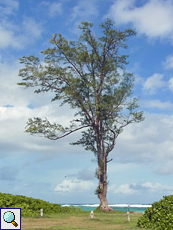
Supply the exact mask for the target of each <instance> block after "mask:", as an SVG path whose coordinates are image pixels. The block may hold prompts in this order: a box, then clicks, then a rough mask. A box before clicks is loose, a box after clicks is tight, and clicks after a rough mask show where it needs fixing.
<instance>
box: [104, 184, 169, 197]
mask: <svg viewBox="0 0 173 230" xmlns="http://www.w3.org/2000/svg"><path fill="white" fill-rule="evenodd" d="M108 189H109V192H111V193H115V194H118V193H119V194H129V195H132V194H141V193H143V192H145V193H156V192H158V191H159V192H160V193H162V192H163V194H164V193H171V194H172V192H173V186H168V185H166V184H160V183H155V184H153V183H151V182H150V181H146V182H144V183H132V184H122V185H120V186H118V187H116V186H115V185H112V186H110V187H109V188H108Z"/></svg>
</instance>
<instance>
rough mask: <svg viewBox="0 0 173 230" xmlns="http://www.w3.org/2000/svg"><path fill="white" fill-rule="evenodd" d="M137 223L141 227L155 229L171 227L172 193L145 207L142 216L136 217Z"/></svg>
mask: <svg viewBox="0 0 173 230" xmlns="http://www.w3.org/2000/svg"><path fill="white" fill-rule="evenodd" d="M137 225H138V226H139V227H141V228H152V229H157V230H163V229H164V230H172V229H173V195H170V196H164V197H163V199H162V200H160V201H159V202H154V203H153V205H152V207H150V208H147V209H146V210H145V213H144V215H143V216H141V217H140V218H139V219H138V222H137Z"/></svg>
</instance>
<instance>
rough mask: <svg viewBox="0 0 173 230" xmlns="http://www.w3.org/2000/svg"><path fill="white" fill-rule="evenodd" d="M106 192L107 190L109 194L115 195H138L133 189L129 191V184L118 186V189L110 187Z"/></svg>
mask: <svg viewBox="0 0 173 230" xmlns="http://www.w3.org/2000/svg"><path fill="white" fill-rule="evenodd" d="M108 190H109V192H112V193H115V194H117V193H120V194H136V193H138V192H137V191H135V190H134V189H131V188H130V186H129V184H123V185H120V186H119V187H116V186H115V185H112V186H110V187H109V188H108Z"/></svg>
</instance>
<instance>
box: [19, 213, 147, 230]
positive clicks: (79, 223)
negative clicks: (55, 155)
mask: <svg viewBox="0 0 173 230" xmlns="http://www.w3.org/2000/svg"><path fill="white" fill-rule="evenodd" d="M89 214H90V212H89V211H88V212H87V211H83V212H76V213H72V214H71V213H64V214H56V215H44V216H43V217H40V216H39V217H38V218H28V217H22V218H21V228H22V230H30V229H32V230H36V229H37V230H43V229H44V230H56V229H57V230H60V229H61V230H67V229H69V230H71V229H85V230H88V229H103V230H109V229H118V230H123V229H124V230H126V229H127V230H128V229H129V230H130V229H131V230H132V229H133V230H139V229H140V230H142V229H141V228H139V227H137V226H136V225H137V220H138V218H139V217H140V216H141V215H143V214H142V213H130V222H127V221H126V220H127V217H126V212H121V211H115V212H113V213H112V212H110V213H102V212H98V213H97V212H95V213H94V217H95V218H94V219H90V218H89Z"/></svg>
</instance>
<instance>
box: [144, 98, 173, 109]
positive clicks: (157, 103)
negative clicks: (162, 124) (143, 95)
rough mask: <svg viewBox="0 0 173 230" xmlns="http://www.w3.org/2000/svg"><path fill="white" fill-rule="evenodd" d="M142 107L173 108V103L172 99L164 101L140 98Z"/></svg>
mask: <svg viewBox="0 0 173 230" xmlns="http://www.w3.org/2000/svg"><path fill="white" fill-rule="evenodd" d="M140 103H141V105H142V107H145V108H158V109H163V110H165V109H168V110H172V109H173V103H171V101H166V102H162V101H160V100H140Z"/></svg>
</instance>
